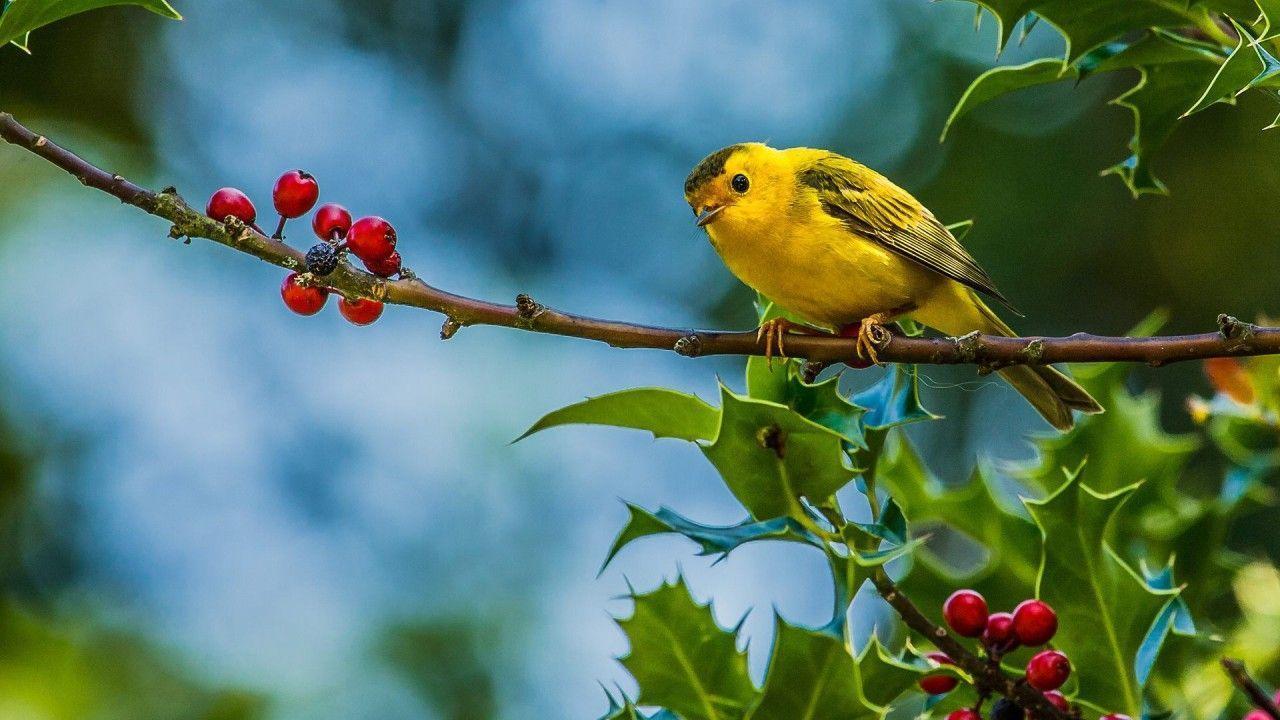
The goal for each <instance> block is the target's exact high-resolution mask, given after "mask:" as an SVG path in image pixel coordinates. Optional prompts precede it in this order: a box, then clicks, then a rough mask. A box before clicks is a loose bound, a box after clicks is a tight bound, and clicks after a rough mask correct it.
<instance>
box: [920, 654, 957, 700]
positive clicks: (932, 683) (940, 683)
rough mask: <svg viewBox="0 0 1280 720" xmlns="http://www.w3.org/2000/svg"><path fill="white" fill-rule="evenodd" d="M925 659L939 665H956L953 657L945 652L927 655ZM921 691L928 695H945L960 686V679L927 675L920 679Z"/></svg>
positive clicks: (941, 675) (940, 675) (951, 676)
mask: <svg viewBox="0 0 1280 720" xmlns="http://www.w3.org/2000/svg"><path fill="white" fill-rule="evenodd" d="M925 657H926V658H928V659H930V660H932V661H934V662H935V663H937V664H939V665H955V662H954V661H952V659H951V656H949V655H947V654H946V653H944V652H931V653H926V654H925ZM919 683H920V689H921V690H924V691H925V694H927V695H943V694H945V693H949V692H951V691H952V690H954V689H955V687H956V685H959V684H960V679H959V678H957V677H956V676H954V675H943V674H937V675H925V676H923V677H921V678H920V680H919Z"/></svg>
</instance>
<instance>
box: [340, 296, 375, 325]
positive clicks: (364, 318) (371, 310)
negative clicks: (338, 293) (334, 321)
mask: <svg viewBox="0 0 1280 720" xmlns="http://www.w3.org/2000/svg"><path fill="white" fill-rule="evenodd" d="M338 311H339V312H341V313H342V317H344V318H346V319H347V322H349V323H351V324H352V325H368V324H369V323H372V322H373V321H374V320H377V319H378V318H380V317H382V303H380V302H378V301H377V300H370V299H369V298H356V299H355V300H348V299H346V298H345V297H344V298H339V299H338Z"/></svg>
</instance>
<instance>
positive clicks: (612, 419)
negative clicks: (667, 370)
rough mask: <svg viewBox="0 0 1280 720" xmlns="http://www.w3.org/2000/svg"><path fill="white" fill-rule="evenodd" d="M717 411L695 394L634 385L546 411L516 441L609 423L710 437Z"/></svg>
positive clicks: (686, 437)
mask: <svg viewBox="0 0 1280 720" xmlns="http://www.w3.org/2000/svg"><path fill="white" fill-rule="evenodd" d="M719 416H720V413H719V412H718V411H717V410H716V409H715V408H714V407H712V406H710V405H708V404H707V403H705V402H703V401H702V400H701V399H699V398H698V397H696V396H694V395H689V394H686V393H682V392H676V391H675V390H668V389H666V388H635V389H633V390H621V391H618V392H615V393H609V394H607V395H600V396H598V397H593V398H588V399H586V400H583V401H582V402H580V403H575V404H573V405H569V406H566V407H563V408H560V409H559V410H555V411H552V412H550V413H547V414H546V415H544V416H543V417H542V419H540V420H538V421H537V422H536V423H534V424H533V426H532V427H530V428H529V429H528V430H526V431H524V434H522V435H521V436H520V437H518V438H516V441H520V440H523V439H524V438H527V437H529V436H530V435H532V434H534V433H536V432H540V431H542V430H546V429H547V428H552V427H557V426H559V425H610V426H613V427H621V428H631V429H634V430H648V431H649V432H651V433H653V435H654V437H670V438H678V439H680V440H689V441H693V440H710V439H711V438H713V437H715V433H716V425H717V423H718V422H719Z"/></svg>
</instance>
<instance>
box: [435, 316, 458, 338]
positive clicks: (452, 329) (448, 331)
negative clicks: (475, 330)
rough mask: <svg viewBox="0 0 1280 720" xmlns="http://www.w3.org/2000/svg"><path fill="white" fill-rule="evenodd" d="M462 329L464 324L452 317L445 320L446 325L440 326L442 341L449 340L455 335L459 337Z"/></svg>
mask: <svg viewBox="0 0 1280 720" xmlns="http://www.w3.org/2000/svg"><path fill="white" fill-rule="evenodd" d="M461 329H462V323H460V322H458V321H457V320H454V319H453V318H451V317H447V318H445V319H444V324H443V325H441V326H440V339H441V340H448V339H449V338H451V337H453V336H454V335H457V334H458V331H459V330H461Z"/></svg>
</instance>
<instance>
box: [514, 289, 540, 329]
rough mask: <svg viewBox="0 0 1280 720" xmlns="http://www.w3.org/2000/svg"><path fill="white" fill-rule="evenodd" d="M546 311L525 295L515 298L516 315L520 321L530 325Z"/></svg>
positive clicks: (521, 294)
mask: <svg viewBox="0 0 1280 720" xmlns="http://www.w3.org/2000/svg"><path fill="white" fill-rule="evenodd" d="M546 311H547V309H546V308H545V307H543V305H542V304H541V303H539V302H538V301H536V300H534V299H533V298H531V297H529V296H528V295H526V294H525V293H520V294H519V295H517V296H516V315H519V316H520V319H521V320H524V321H526V322H530V323H531V322H533V321H534V320H536V319H537V318H538V316H539V315H541V314H542V313H544V312H546Z"/></svg>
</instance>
